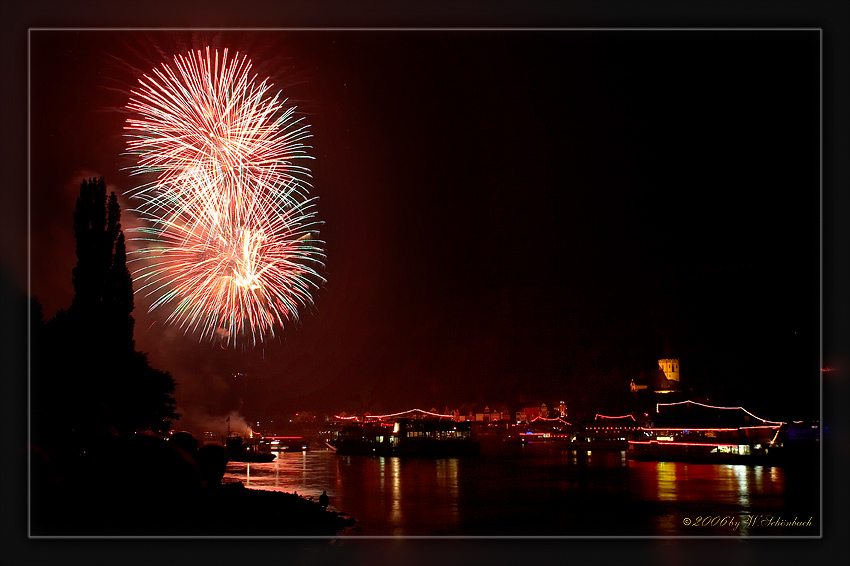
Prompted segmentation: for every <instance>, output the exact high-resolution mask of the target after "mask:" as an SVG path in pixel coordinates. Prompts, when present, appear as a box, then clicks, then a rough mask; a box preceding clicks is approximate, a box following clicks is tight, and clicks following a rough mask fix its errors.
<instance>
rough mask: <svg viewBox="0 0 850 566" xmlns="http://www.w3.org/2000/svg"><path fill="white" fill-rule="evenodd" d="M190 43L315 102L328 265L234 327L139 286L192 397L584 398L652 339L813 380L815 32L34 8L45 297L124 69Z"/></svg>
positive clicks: (298, 99) (726, 365) (116, 141)
mask: <svg viewBox="0 0 850 566" xmlns="http://www.w3.org/2000/svg"><path fill="white" fill-rule="evenodd" d="M207 44H210V45H212V46H218V47H225V46H227V47H229V48H230V49H231V50H236V51H240V52H244V53H246V54H247V55H248V56H249V57H250V58H251V59H252V60H253V61H254V65H255V68H256V69H257V71H258V72H259V73H261V74H262V75H263V76H265V75H269V76H271V77H272V80H273V82H274V83H275V85H276V86H277V87H279V88H281V89H282V90H283V94H284V96H287V97H288V98H289V99H290V101H292V102H294V103H295V104H297V106H298V108H299V111H301V112H302V113H303V114H304V115H305V116H306V118H307V121H308V123H309V124H310V125H311V128H310V130H311V132H312V134H313V136H314V137H313V139H312V140H311V143H312V145H313V150H312V154H313V155H314V156H315V157H316V160H315V161H314V162H313V163H312V171H313V175H314V189H313V194H315V195H317V196H319V199H320V200H319V205H318V209H319V215H320V217H321V219H322V220H323V221H325V223H326V224H325V226H324V229H323V231H322V236H323V238H324V239H325V241H326V242H327V270H326V272H325V276H326V277H327V280H328V282H327V285H326V286H325V287H324V288H323V289H321V290H320V291H318V292H316V293H315V294H314V298H315V303H316V304H315V308H313V309H312V310H310V311H309V312H304V313H303V320H302V325H301V326H300V327H299V328H293V329H287V330H285V331H284V332H283V333H282V339H281V340H280V341H275V342H272V343H270V344H267V345H266V346H265V347H264V348H252V349H248V350H247V351H228V352H225V351H222V350H221V349H219V348H218V346H214V345H212V344H210V343H207V342H199V339H198V337H197V336H192V335H189V336H184V335H183V334H182V331H180V330H178V329H166V328H164V327H163V326H162V322H161V321H162V318H163V317H161V316H159V315H156V314H153V315H149V314H147V313H146V312H145V310H146V309H145V307H146V299H144V298H143V297H141V296H138V295H137V299H136V306H137V308H136V312H135V316H136V320H137V324H136V342H137V347H138V348H139V349H142V350H144V351H147V352H149V354H150V359H151V361H152V363H153V365H155V366H157V367H160V368H162V369H166V370H168V371H171V372H172V374H173V375H174V376H175V378H176V379H177V381H178V382H179V389H178V403H179V404H180V409H181V410H182V411H183V412H184V413H186V414H187V415H190V416H192V417H193V418H196V419H201V418H203V417H204V416H209V417H212V418H218V417H219V416H220V415H223V414H225V413H226V412H227V411H229V410H233V409H238V410H241V411H243V412H244V413H245V414H246V415H250V416H251V418H252V419H253V418H257V419H261V418H262V419H265V418H267V417H268V418H273V416H272V415H274V414H276V413H285V412H289V411H293V412H294V411H297V410H302V409H305V408H316V409H320V410H327V411H337V410H349V411H350V410H371V411H373V412H375V411H394V410H400V409H406V408H409V407H411V406H421V407H423V408H430V407H431V406H436V407H438V408H440V409H443V408H444V406H446V405H450V406H451V405H453V404H455V403H460V402H467V401H479V400H480V401H485V402H493V401H497V402H504V401H507V402H510V401H513V400H515V399H516V398H517V397H518V396H519V395H521V394H527V395H529V396H537V395H540V396H543V397H545V398H549V397H550V396H551V397H552V398H554V397H558V398H564V399H566V400H567V401H568V404H569V403H570V402H571V401H575V402H576V403H578V400H579V399H581V398H582V396H585V395H588V394H589V392H592V391H593V390H599V389H602V390H607V389H611V390H613V389H616V388H619V387H627V385H628V380H629V377H631V376H632V375H634V374H635V373H636V372H638V371H640V370H643V369H651V368H652V366H653V364H654V362H655V360H656V359H657V358H659V357H661V356H662V354H663V348H664V344H665V339H666V340H668V341H669V343H670V346H671V348H672V353H673V355H675V356H678V357H680V358H681V360H682V376H683V380H684V381H686V382H687V381H690V383H688V385H689V386H693V387H694V388H695V389H700V388H711V387H715V386H720V385H723V386H729V385H734V384H737V383H743V384H746V386H745V387H744V389H743V390H742V391H741V397H742V401H741V402H744V400H750V399H758V398H759V397H761V398H762V400H764V398H765V396H766V397H767V398H768V399H769V402H763V404H765V405H768V406H771V405H772V406H774V407H776V411H787V410H788V409H792V408H794V407H795V405H796V404H797V401H794V402H792V401H791V399H794V398H796V399H798V400H800V401H801V402H803V403H805V404H808V405H809V406H815V407H816V406H817V380H818V377H819V373H818V364H819V358H818V344H819V331H818V320H819V319H818V317H819V309H818V284H819V272H818V269H819V262H818V253H819V172H820V169H819V162H818V160H819V145H818V140H819V96H820V91H819V66H818V65H819V36H818V33H817V32H811V31H810V32H799V31H798V32H793V31H784V32H767V31H759V32H753V31H751V32H743V31H742V32H710V31H690V32H676V31H664V32H661V31H656V32H652V31H642V32H636V31H633V32H625V31H620V32H614V31H585V32H576V31H572V32H570V31H546V32H544V31H534V32H532V31H510V32H508V31H442V32H440V31H381V32H375V31H373V32H369V31H324V32H322V31H277V32H246V31H241V32H226V31H220V32H216V31H204V32H131V31H114V32H108V31H99V32H95V31H33V32H32V35H31V46H32V52H31V66H30V69H31V80H32V82H31V98H30V101H31V104H32V106H31V120H32V122H31V136H32V137H31V139H32V144H31V155H32V160H31V175H32V177H31V196H32V220H33V231H32V240H31V253H32V292H33V294H34V295H36V296H37V297H38V298H39V299H40V300H41V302H42V303H43V304H44V306H45V310H46V313H47V315H48V316H51V315H52V314H53V313H54V312H55V311H56V310H57V309H58V308H61V307H66V306H68V305H69V304H70V300H71V295H72V289H71V269H72V267H73V265H74V262H75V258H74V254H73V234H72V229H71V227H72V225H71V213H72V210H73V205H74V199H75V195H76V191H77V189H78V187H79V184H80V181H81V179H82V178H83V177H84V176H85V177H87V176H103V177H105V179H106V182H107V184H108V185H109V186H110V188H111V190H115V191H116V193H119V194H120V193H123V192H124V191H126V190H128V189H130V188H131V186H132V182H133V181H132V180H131V179H130V177H129V176H128V174H127V172H126V171H124V170H122V167H126V166H127V165H128V162H127V161H126V158H125V157H123V156H122V155H121V152H122V151H123V148H124V143H125V142H124V139H123V138H122V133H123V132H122V125H123V120H124V119H125V117H126V116H125V115H124V114H123V112H122V110H121V109H122V107H123V105H124V104H126V102H127V97H128V89H129V88H130V87H131V86H133V85H134V84H135V80H136V77H137V76H138V73H139V72H140V71H145V72H147V71H149V70H150V69H151V68H152V67H153V66H155V65H158V64H161V63H162V62H164V61H165V60H166V59H170V57H171V55H173V54H174V53H178V52H184V51H185V50H187V49H189V48H193V47H194V48H197V47H203V46H205V45H207ZM122 207H123V209H125V210H126V209H127V208H128V203H127V201H126V200H124V201H122ZM122 220H123V224H124V225H125V227H126V226H130V225H132V224H133V220H132V217H131V216H130V215H129V213H127V212H125V213H124V217H123V219H122ZM235 372H241V373H244V374H246V375H247V376H248V377H247V378H239V379H235V378H233V377H232V374H233V373H235ZM777 383H782V384H788V385H787V386H786V387H787V388H788V389H790V390H793V391H794V392H795V393H794V395H793V396H789V395H788V393H789V391H788V390H786V389H784V388H783V389H782V390H780V391H778V392H777V391H776V389H775V388H774V386H775V384H777ZM766 392H769V393H767V394H766ZM767 416H768V417H773V414H768V415H767ZM779 416H783V415H782V414H780V415H779Z"/></svg>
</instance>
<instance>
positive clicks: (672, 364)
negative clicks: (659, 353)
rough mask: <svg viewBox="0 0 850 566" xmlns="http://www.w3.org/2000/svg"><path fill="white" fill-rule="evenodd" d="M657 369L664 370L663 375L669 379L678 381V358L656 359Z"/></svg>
mask: <svg viewBox="0 0 850 566" xmlns="http://www.w3.org/2000/svg"><path fill="white" fill-rule="evenodd" d="M658 369H660V370H661V371H663V372H664V377H666V378H667V379H669V380H670V381H675V382H676V383H679V360H678V358H664V359H661V360H658Z"/></svg>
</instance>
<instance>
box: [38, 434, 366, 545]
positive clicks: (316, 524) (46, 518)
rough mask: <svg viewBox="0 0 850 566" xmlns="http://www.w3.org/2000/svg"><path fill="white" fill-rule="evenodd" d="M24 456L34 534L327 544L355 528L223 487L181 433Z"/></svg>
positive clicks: (313, 510)
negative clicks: (318, 540) (310, 539)
mask: <svg viewBox="0 0 850 566" xmlns="http://www.w3.org/2000/svg"><path fill="white" fill-rule="evenodd" d="M181 434H182V433H181ZM31 457H32V460H31V472H32V482H31V496H32V497H31V505H30V513H31V515H30V519H31V523H30V524H31V534H32V535H33V536H121V537H127V536H131V537H132V536H240V537H244V536H276V537H280V536H328V537H333V536H335V535H337V534H339V533H340V532H341V531H343V530H344V529H345V528H346V527H350V526H352V525H353V524H354V519H352V518H349V517H345V516H344V515H341V514H339V513H335V512H332V511H327V510H325V509H323V508H322V507H321V506H320V505H319V504H318V502H314V501H311V500H308V499H305V498H303V497H299V496H297V495H295V494H291V493H280V492H271V491H259V490H253V489H246V488H245V487H244V485H243V484H241V483H226V484H223V483H222V481H221V479H222V476H223V475H224V469H225V466H226V464H227V454H226V452H225V451H224V450H223V448H222V447H220V446H203V447H200V448H198V447H197V442H195V441H194V439H193V438H191V436H188V435H183V436H182V437H177V438H175V439H173V440H172V441H167V440H163V439H161V438H156V437H153V436H145V435H131V436H113V437H109V438H104V439H103V440H102V441H100V442H98V443H97V444H96V445H94V446H90V447H87V449H86V450H84V451H80V452H75V451H68V452H66V453H64V454H63V453H57V452H56V451H55V450H53V451H50V452H47V451H45V450H43V449H41V448H39V447H35V448H33V450H32V454H31Z"/></svg>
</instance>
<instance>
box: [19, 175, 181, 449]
mask: <svg viewBox="0 0 850 566" xmlns="http://www.w3.org/2000/svg"><path fill="white" fill-rule="evenodd" d="M120 218H121V210H120V207H119V205H118V199H117V197H116V196H115V193H111V194H110V195H109V197H108V198H107V195H106V184H105V183H104V180H103V179H89V180H84V181H83V183H82V185H81V187H80V196H79V198H78V199H77V203H76V207H75V210H74V236H75V238H76V252H77V264H76V266H75V267H74V270H73V282H74V299H73V301H72V303H71V306H70V308H69V309H68V310H67V311H65V310H60V311H59V312H58V313H57V315H56V316H55V317H54V318H53V319H52V320H51V321H49V323H47V324H46V325H44V330H43V331H40V338H39V339H38V340H34V344H33V358H34V359H35V358H36V357H38V358H39V359H40V360H41V361H40V362H39V364H34V365H35V366H36V368H34V385H35V386H36V387H37V388H38V390H39V395H38V397H37V401H38V403H36V401H35V399H34V403H33V404H34V409H35V411H36V412H38V414H39V415H42V416H44V423H45V424H46V426H40V427H39V428H40V430H42V431H45V433H46V434H48V435H49V434H57V435H62V434H65V433H67V434H70V435H71V436H72V437H76V438H77V440H78V444H79V443H82V444H85V442H86V439H87V438H91V437H98V436H104V435H109V434H111V433H114V432H128V431H133V430H140V429H149V430H154V431H157V432H165V431H168V430H170V428H171V421H172V420H174V419H176V418H177V417H178V416H179V415H177V413H176V412H175V408H174V405H175V399H174V397H173V394H174V387H175V384H174V379H173V378H172V376H171V375H170V374H169V373H168V372H164V371H160V370H156V369H154V368H152V367H151V366H150V364H149V363H148V359H147V356H146V355H145V354H143V353H140V352H136V350H135V342H134V340H133V329H134V325H135V321H134V319H133V315H132V312H133V308H134V303H133V281H132V277H131V276H130V272H129V270H128V269H127V250H126V245H125V241H124V234H123V232H122V230H121V222H120ZM39 312H40V311H39ZM34 314H35V313H34ZM34 324H35V323H34ZM39 328H41V327H39ZM34 397H35V396H34ZM36 404H37V405H38V406H35V405H36ZM46 431H52V432H49V433H47V432H46ZM48 442H49V441H48Z"/></svg>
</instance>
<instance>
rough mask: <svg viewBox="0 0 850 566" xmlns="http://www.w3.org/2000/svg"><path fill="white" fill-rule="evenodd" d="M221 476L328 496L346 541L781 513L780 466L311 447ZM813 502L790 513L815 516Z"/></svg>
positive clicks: (616, 528)
mask: <svg viewBox="0 0 850 566" xmlns="http://www.w3.org/2000/svg"><path fill="white" fill-rule="evenodd" d="M226 478H228V479H230V480H231V481H232V480H239V481H242V482H244V483H245V485H246V487H249V488H252V489H267V490H276V491H285V492H290V493H292V492H297V493H298V494H299V495H303V496H307V497H312V498H313V499H317V498H318V496H319V495H321V493H322V491H323V490H326V491H327V493H328V495H329V497H330V508H331V509H332V510H335V511H341V512H344V513H346V514H348V515H350V516H352V517H354V518H355V519H357V520H358V521H360V523H359V526H358V529H357V530H354V531H348V532H346V533H345V534H349V535H357V534H361V535H389V536H403V535H407V536H410V535H439V534H448V535H458V534H460V535H504V534H516V535H565V536H571V535H576V536H582V535H588V534H595V535H616V534H627V535H628V534H633V535H695V534H696V535H700V534H714V535H727V536H735V535H742V534H743V535H746V534H747V531H746V529H745V528H742V529H739V530H738V531H737V532H735V531H731V530H729V529H726V530H720V529H714V530H711V531H709V530H705V529H704V530H701V531H694V530H690V531H688V530H684V529H683V527H682V519H683V517H686V516H690V517H694V516H697V515H699V514H702V515H706V514H712V513H713V514H726V515H733V516H737V515H741V514H751V513H760V514H765V513H767V514H770V513H779V512H782V510H783V508H784V505H785V503H786V499H787V497H786V474H785V471H784V470H783V469H782V468H775V467H772V468H763V467H761V466H742V465H728V464H710V465H709V464H685V463H677V462H634V461H630V460H628V459H627V457H626V455H625V453H624V452H620V451H599V450H594V451H590V452H586V451H569V450H563V451H554V452H549V453H548V454H543V455H535V456H529V455H528V454H526V455H525V456H492V457H491V456H486V457H485V456H482V457H480V458H447V459H417V458H397V457H370V456H337V455H336V454H335V453H333V452H331V451H327V450H316V451H309V452H303V453H302V452H296V453H281V454H280V455H279V456H278V458H277V459H276V460H274V461H273V462H269V463H256V464H246V463H231V464H228V466H227V475H226ZM799 500H801V499H800V498H799V497H798V498H797V499H796V500H795V501H799ZM802 500H804V501H808V500H806V499H805V498H804V499H802ZM812 505H813V506H809V507H811V508H807V509H800V510H798V511H797V510H795V512H797V513H798V514H803V513H806V514H814V515H817V511H816V505H817V502H816V501H814V502H812ZM612 516H616V517H619V518H620V519H619V522H617V524H612V522H611V520H610V517H612ZM742 531H743V532H742ZM759 534H774V533H770V532H765V533H759ZM786 534H796V533H786ZM800 534H802V533H800ZM808 534H811V533H808Z"/></svg>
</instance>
